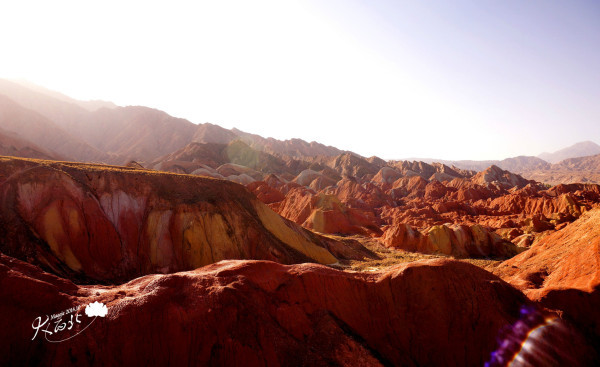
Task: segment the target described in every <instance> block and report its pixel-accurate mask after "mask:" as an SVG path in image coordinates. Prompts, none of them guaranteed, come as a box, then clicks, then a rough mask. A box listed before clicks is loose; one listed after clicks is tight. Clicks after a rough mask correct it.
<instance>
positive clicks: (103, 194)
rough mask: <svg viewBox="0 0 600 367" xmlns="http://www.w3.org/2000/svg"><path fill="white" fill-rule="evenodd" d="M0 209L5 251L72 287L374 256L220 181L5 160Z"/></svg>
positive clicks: (0, 168) (0, 245) (0, 247)
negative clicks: (233, 265) (216, 268)
mask: <svg viewBox="0 0 600 367" xmlns="http://www.w3.org/2000/svg"><path fill="white" fill-rule="evenodd" d="M0 203H1V206H0V208H1V209H0V221H2V223H3V226H2V230H3V232H4V233H3V235H2V236H1V238H0V251H2V252H4V253H5V254H9V255H11V256H15V257H17V258H20V259H23V260H27V261H29V262H31V263H34V264H38V265H40V266H43V267H44V268H46V269H48V270H51V271H53V272H55V273H56V274H59V275H62V276H68V277H70V278H71V279H79V280H92V281H101V282H115V281H123V280H127V279H132V278H134V277H137V276H140V275H144V274H148V273H170V272H174V271H181V270H190V269H195V268H197V267H200V266H203V265H207V264H211V263H214V262H217V261H219V260H223V259H265V260H273V261H277V262H281V263H287V264H290V263H298V262H317V263H322V264H330V263H335V262H337V261H338V257H337V256H339V257H340V258H348V257H350V258H355V259H362V257H363V256H373V255H372V254H371V253H370V252H369V251H368V250H366V249H364V248H360V247H356V248H354V249H352V250H349V249H348V248H346V246H345V245H344V244H342V243H341V242H337V241H335V240H332V239H328V238H325V237H321V236H319V235H316V234H314V233H312V232H310V231H307V230H305V229H303V228H301V227H300V226H298V225H296V224H294V223H292V222H290V221H287V220H285V219H283V218H281V217H280V216H279V215H277V214H276V213H275V212H273V211H272V210H271V209H270V208H268V207H267V206H266V205H265V204H263V203H261V202H260V201H258V200H257V199H256V198H255V197H254V196H253V195H251V194H250V193H249V192H248V191H247V190H245V189H244V187H242V186H240V185H237V184H234V183H231V182H228V181H223V180H215V179H208V178H201V177H193V176H187V175H176V174H166V173H156V172H151V171H143V170H136V169H127V168H123V167H109V166H99V165H81V164H71V163H60V162H52V161H35V160H26V159H9V158H2V159H0Z"/></svg>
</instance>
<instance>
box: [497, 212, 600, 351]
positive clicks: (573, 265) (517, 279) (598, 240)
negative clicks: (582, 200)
mask: <svg viewBox="0 0 600 367" xmlns="http://www.w3.org/2000/svg"><path fill="white" fill-rule="evenodd" d="M599 264H600V210H598V209H594V210H591V211H589V212H586V213H584V214H582V216H581V217H580V218H579V219H578V220H576V221H575V222H573V223H571V224H569V225H568V226H567V227H565V228H564V229H562V230H560V231H556V232H555V233H553V234H551V235H549V236H547V237H545V238H543V239H542V240H540V241H539V242H538V243H536V244H534V245H532V246H531V248H530V249H529V250H527V251H526V252H524V253H522V254H520V255H518V256H515V257H514V258H512V259H510V260H507V261H505V262H503V263H502V264H500V265H499V266H498V267H496V268H494V269H493V272H494V273H495V274H497V275H498V276H500V277H501V278H503V279H504V280H506V281H507V282H509V283H511V284H512V285H513V286H515V287H516V288H518V289H520V290H522V291H523V292H524V293H525V294H526V295H527V296H528V297H529V298H530V299H531V300H534V301H538V302H540V303H541V304H542V305H543V306H544V307H547V308H549V309H555V310H561V311H562V316H563V318H565V319H566V320H569V321H571V322H572V323H573V324H575V325H576V326H577V327H578V328H580V329H581V330H583V331H584V332H585V334H586V335H587V337H588V338H589V339H590V340H592V341H593V342H594V343H595V345H596V346H597V347H598V346H600V312H598V310H600V292H599V289H600V266H599Z"/></svg>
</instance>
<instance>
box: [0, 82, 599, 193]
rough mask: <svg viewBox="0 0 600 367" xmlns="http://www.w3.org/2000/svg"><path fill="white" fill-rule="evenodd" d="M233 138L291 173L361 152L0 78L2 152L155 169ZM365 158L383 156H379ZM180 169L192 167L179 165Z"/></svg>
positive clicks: (565, 173) (557, 179)
mask: <svg viewBox="0 0 600 367" xmlns="http://www.w3.org/2000/svg"><path fill="white" fill-rule="evenodd" d="M235 141H241V142H243V143H244V144H245V145H247V146H248V147H249V148H251V149H252V150H254V151H256V152H262V153H264V154H261V155H260V156H261V158H260V159H262V158H266V159H267V160H268V161H269V162H271V163H273V162H275V161H276V160H281V161H282V162H283V163H282V162H279V163H278V165H279V166H280V168H278V171H276V172H278V173H284V172H283V171H285V170H283V171H282V169H283V168H282V167H283V165H285V164H287V165H288V166H289V167H288V173H290V174H294V176H295V175H296V174H298V173H299V172H300V171H301V170H298V169H293V170H292V171H294V172H292V171H290V169H289V168H290V167H293V166H295V167H296V168H299V167H303V168H306V166H310V164H313V163H314V164H317V165H319V164H321V163H323V162H325V161H326V160H327V159H328V158H327V157H336V156H343V155H344V154H347V153H350V154H351V156H354V157H356V158H357V159H358V158H364V157H361V156H360V155H358V154H356V153H352V152H347V151H342V150H340V149H337V148H335V147H331V146H326V145H324V144H320V143H317V142H306V141H303V140H301V139H290V140H277V139H273V138H264V137H261V136H259V135H256V134H251V133H247V132H244V131H241V130H238V129H236V128H233V129H225V128H222V127H220V126H218V125H214V124H211V123H203V124H194V123H192V122H190V121H188V120H185V119H182V118H176V117H172V116H170V115H168V114H167V113H165V112H163V111H160V110H156V109H152V108H149V107H143V106H127V107H120V106H116V105H115V104H113V103H111V102H106V101H78V100H76V99H73V98H70V97H68V96H66V95H64V94H61V93H58V92H55V91H52V90H49V89H46V88H43V87H39V86H36V85H34V84H31V83H28V82H23V81H18V82H17V81H9V80H2V79H0V149H1V151H0V152H2V153H3V154H6V155H16V156H23V157H30V158H46V159H47V158H53V159H60V160H70V161H79V162H98V163H108V164H126V163H128V162H130V161H136V162H137V163H138V164H141V165H142V166H144V167H153V168H158V167H161V166H166V165H171V166H173V164H174V163H173V162H174V161H177V160H178V159H174V157H175V156H177V155H178V154H180V153H181V151H182V150H184V151H185V150H186V149H187V150H188V152H189V150H190V149H191V148H190V144H193V143H209V144H225V145H227V144H230V143H232V142H235ZM240 147H241V145H240ZM196 148H197V147H196ZM178 152H179V153H178ZM256 152H254V153H252V154H254V155H255V157H254V158H252V159H259V157H258V156H257V155H256V154H258V153H256ZM265 154H266V155H265ZM596 154H600V146H599V145H597V144H595V143H593V142H591V141H586V142H580V143H577V144H574V145H572V146H570V147H567V148H564V149H561V150H559V151H556V152H554V153H542V154H540V155H539V156H537V157H533V156H518V157H511V158H507V159H504V160H486V161H468V160H461V161H451V160H443V159H414V158H413V159H410V160H407V161H422V162H425V163H433V162H438V163H441V164H444V165H446V166H449V167H456V168H458V169H463V170H473V171H482V170H484V169H486V168H487V167H489V166H491V165H496V166H498V167H500V168H502V169H504V170H508V171H511V172H515V173H518V174H521V175H523V176H524V177H526V178H529V179H535V180H538V181H542V182H546V183H549V184H557V183H573V182H600V169H599V168H598V167H599V165H598V163H597V160H598V158H592V157H590V156H593V155H596ZM267 157H268V158H267ZM238 158H239V157H238ZM245 159H246V160H248V159H250V158H245ZM260 159H259V160H260ZM565 159H568V161H564V160H565ZM371 160H372V161H374V160H379V161H381V162H383V160H380V159H379V158H377V157H373V158H371ZM161 162H162V165H161ZM168 162H171V163H168ZM235 162H238V163H239V162H240V160H239V159H238V160H236V159H233V160H231V161H228V162H227V163H235ZM294 162H295V163H294ZM302 162H304V163H302ZM306 162H309V163H306ZM238 163H236V164H238ZM242 163H243V162H242ZM258 164H259V163H258V162H255V163H254V164H252V165H251V166H253V167H252V168H253V169H256V168H257V167H256V166H257V165H258ZM321 165H322V164H321ZM188 166H189V165H188ZM198 168H201V167H200V166H198V165H196V166H195V169H198ZM213 168H217V167H213ZM192 171H193V170H192ZM263 171H264V169H263ZM183 172H187V173H190V172H191V171H189V170H186V169H184V170H183ZM274 172H275V171H274ZM374 173H376V172H374Z"/></svg>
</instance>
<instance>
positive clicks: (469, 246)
mask: <svg viewBox="0 0 600 367" xmlns="http://www.w3.org/2000/svg"><path fill="white" fill-rule="evenodd" d="M381 242H382V243H383V244H384V245H385V246H387V247H392V248H398V249H402V250H406V251H412V252H422V253H426V254H434V253H439V254H444V255H452V256H454V257H475V258H477V257H504V258H507V257H512V256H515V255H516V254H518V253H519V252H521V251H522V249H519V248H517V247H516V246H515V245H514V244H512V243H511V242H509V241H507V240H504V239H502V237H500V236H499V235H498V234H496V233H493V232H490V231H488V230H487V229H486V228H484V227H482V226H480V225H478V224H475V225H471V226H467V225H450V226H448V225H437V226H433V227H431V228H429V229H428V230H426V231H425V232H424V233H423V234H422V233H421V232H419V231H417V230H415V229H414V228H412V227H411V226H409V225H408V224H405V223H394V224H393V225H391V226H389V227H388V228H387V229H386V231H385V232H384V234H383V236H382V237H381Z"/></svg>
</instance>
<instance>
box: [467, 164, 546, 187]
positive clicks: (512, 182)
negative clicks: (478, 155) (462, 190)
mask: <svg viewBox="0 0 600 367" xmlns="http://www.w3.org/2000/svg"><path fill="white" fill-rule="evenodd" d="M471 181H472V182H473V183H476V184H479V185H482V186H489V185H490V184H496V185H499V186H500V187H503V188H511V187H514V186H517V187H523V186H526V185H528V184H530V183H535V181H529V180H526V179H524V178H523V177H521V176H519V175H516V174H514V173H512V172H509V171H505V170H503V169H502V168H500V167H498V166H494V165H492V166H490V167H488V168H487V169H485V170H484V171H481V172H479V173H478V174H476V175H475V176H473V178H472V179H471Z"/></svg>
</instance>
